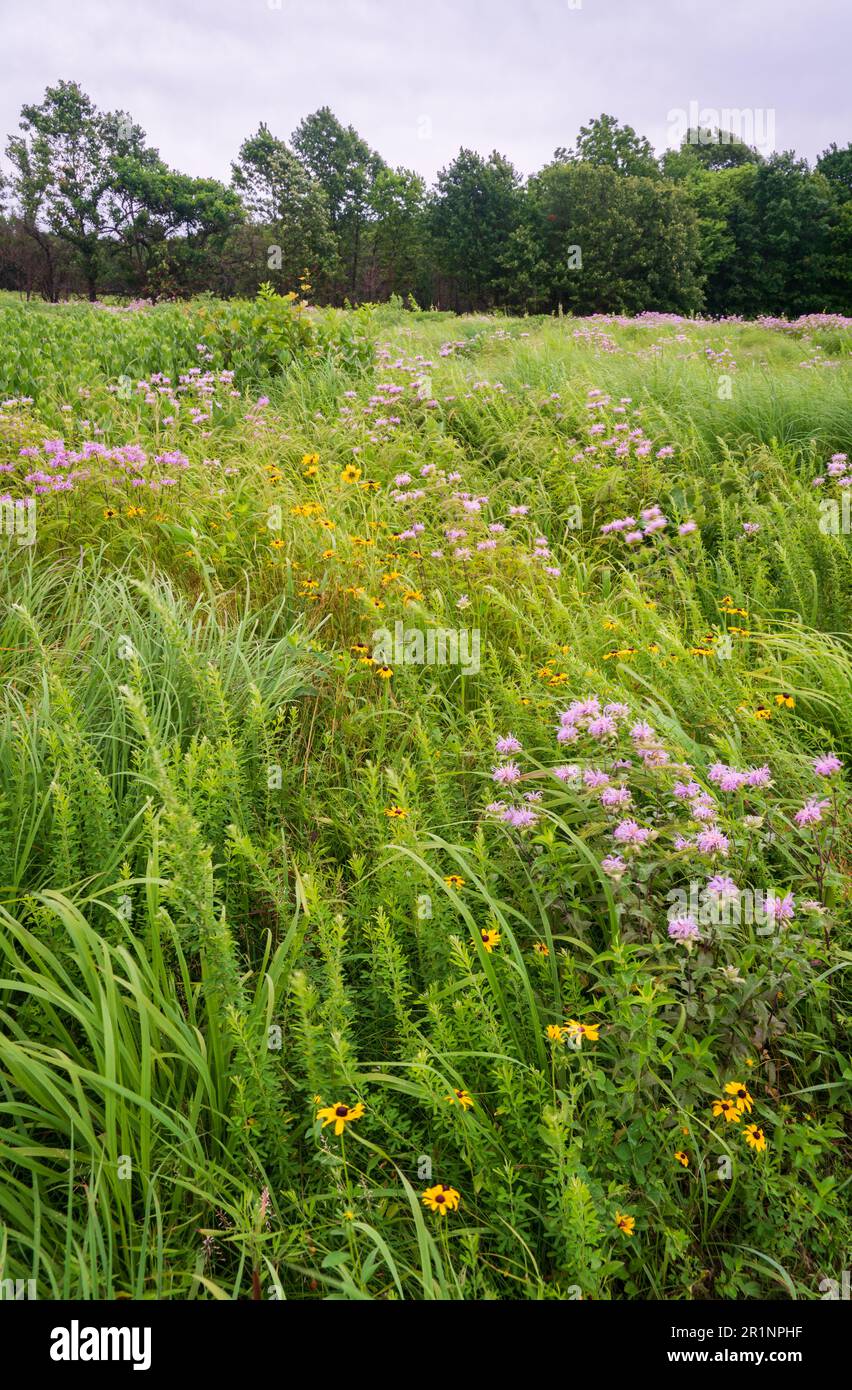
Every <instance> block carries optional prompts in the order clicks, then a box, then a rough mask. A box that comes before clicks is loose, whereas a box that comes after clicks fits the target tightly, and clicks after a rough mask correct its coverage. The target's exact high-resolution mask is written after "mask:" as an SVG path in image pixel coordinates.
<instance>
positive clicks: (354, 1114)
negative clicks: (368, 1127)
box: [317, 1100, 364, 1136]
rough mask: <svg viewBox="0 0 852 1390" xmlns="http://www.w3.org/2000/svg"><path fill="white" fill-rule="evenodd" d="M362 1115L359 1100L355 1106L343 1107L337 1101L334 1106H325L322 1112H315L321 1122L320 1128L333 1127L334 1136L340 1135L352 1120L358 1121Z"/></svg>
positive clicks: (362, 1110) (362, 1107) (361, 1105)
mask: <svg viewBox="0 0 852 1390" xmlns="http://www.w3.org/2000/svg"><path fill="white" fill-rule="evenodd" d="M363 1114H364V1106H363V1104H362V1102H361V1101H360V1100H359V1101H358V1104H357V1105H344V1104H343V1103H342V1102H341V1101H338V1102H337V1104H336V1105H327V1106H326V1107H325V1108H324V1109H323V1110H318V1111H317V1116H318V1118H319V1119H321V1120H322V1127H323V1129H325V1127H326V1125H334V1132H335V1134H336V1135H338V1136H339V1135H341V1134H342V1133H343V1131H344V1129H345V1128H346V1126H347V1125H348V1124H351V1123H352V1121H353V1120H360V1119H361V1117H362V1115H363Z"/></svg>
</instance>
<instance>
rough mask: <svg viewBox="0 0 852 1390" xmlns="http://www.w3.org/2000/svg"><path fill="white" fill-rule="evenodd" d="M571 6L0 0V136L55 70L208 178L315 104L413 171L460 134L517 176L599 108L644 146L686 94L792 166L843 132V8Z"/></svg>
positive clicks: (849, 19) (741, 2) (665, 131)
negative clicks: (262, 127)
mask: <svg viewBox="0 0 852 1390" xmlns="http://www.w3.org/2000/svg"><path fill="white" fill-rule="evenodd" d="M576 4H577V0H573V3H572V0H520V3H519V0H454V2H451V0H429V3H419V0H418V2H417V3H411V0H280V5H279V4H278V0H144V3H142V2H141V0H75V3H73V4H69V3H68V0H38V3H35V4H34V3H33V0H4V5H3V16H2V32H3V54H2V58H0V75H2V82H0V132H2V134H3V135H5V134H6V133H10V132H12V131H14V130H16V129H17V123H18V118H19V112H20V107H21V104H22V103H23V102H25V101H38V100H40V99H41V96H42V94H43V91H44V88H45V86H47V85H48V84H50V83H54V82H56V81H57V80H58V79H59V78H68V79H71V78H73V79H75V80H76V81H78V82H80V84H81V85H82V86H83V88H84V90H86V91H87V92H88V93H89V95H90V96H91V97H92V98H93V100H94V101H95V102H96V104H97V105H98V106H100V107H102V108H105V109H114V108H117V107H121V108H124V109H126V110H129V111H130V112H131V113H132V115H133V116H134V118H135V119H136V120H138V121H139V122H140V124H141V125H142V126H143V127H144V129H145V130H146V131H147V133H148V137H149V139H150V141H151V143H152V144H154V145H156V146H157V147H158V148H159V150H160V153H161V154H162V156H163V158H164V159H166V160H167V161H168V162H169V163H170V164H172V165H173V166H175V167H176V168H178V169H182V170H184V171H186V172H187V173H192V174H209V175H213V176H216V177H219V178H222V179H227V178H228V176H229V168H230V162H231V160H232V159H233V158H234V156H235V154H236V152H237V149H238V147H239V145H240V142H241V141H242V140H243V139H244V138H245V136H247V135H249V134H250V133H251V132H252V131H253V130H255V129H256V128H257V125H258V123H259V122H260V121H266V122H267V124H268V125H269V126H270V127H271V128H272V130H273V131H274V132H275V133H276V134H279V135H282V136H285V137H289V135H290V133H291V132H292V130H293V129H294V127H295V126H296V124H297V123H298V121H299V120H300V119H301V117H302V116H304V115H306V114H307V113H308V112H310V111H313V110H315V109H316V108H317V107H318V106H322V105H326V104H327V105H329V106H331V107H332V108H333V110H334V111H335V112H336V113H337V115H338V116H339V117H340V118H341V120H343V121H344V122H347V123H348V122H351V123H352V124H353V125H355V126H356V127H357V128H358V129H359V131H360V132H361V134H362V135H363V136H364V137H365V138H366V139H367V140H368V141H369V142H370V144H371V145H373V146H374V147H375V148H376V149H378V150H379V151H380V153H381V154H382V155H383V156H384V157H385V158H386V159H387V160H388V161H389V162H390V163H392V164H405V165H408V166H410V167H413V168H415V169H417V170H419V171H420V172H421V173H423V174H424V175H425V176H426V177H427V178H429V179H431V178H433V177H434V175H435V173H436V172H437V170H438V169H439V168H441V167H442V166H443V165H445V164H446V163H447V162H448V161H449V160H450V159H451V158H452V157H453V155H454V154H455V152H456V151H457V149H458V147H459V145H462V144H463V145H466V146H469V147H472V148H474V149H478V150H480V151H481V152H483V153H487V152H488V151H490V150H491V149H494V148H496V149H499V150H500V151H501V152H502V153H504V154H506V155H508V156H509V157H510V158H511V159H512V160H513V161H514V162H515V164H516V165H517V166H518V167H519V168H520V169H521V171H522V172H524V173H531V172H532V171H533V170H535V169H536V168H539V167H540V166H541V165H542V164H543V163H544V162H545V160H547V159H548V158H549V157H550V156H551V155H552V153H553V150H554V149H555V148H556V146H557V145H570V144H572V143H573V141H574V139H575V137H576V134H577V131H578V129H579V126H580V125H581V124H583V123H585V122H586V121H587V120H588V119H589V118H590V117H592V116H595V115H598V114H600V112H601V111H608V112H611V113H612V114H613V115H615V116H616V117H618V119H619V120H622V121H627V122H629V123H630V124H631V125H633V126H635V128H636V129H637V130H639V131H640V132H641V133H642V134H645V135H647V136H648V138H649V139H650V140H651V143H652V144H653V145H654V146H655V147H656V148H657V149H658V150H661V149H663V148H664V147H665V146H666V145H667V144H669V143H672V137H671V122H670V119H669V112H670V111H672V110H674V109H677V108H682V109H684V110H688V108H689V105H690V102H696V103H697V104H698V106H699V108H702V109H703V108H715V109H717V110H722V109H724V108H734V109H737V110H754V109H758V110H762V111H770V110H771V111H774V113H775V115H774V124H775V137H776V138H775V144H776V146H777V147H778V148H781V149H786V148H794V149H796V150H797V151H798V153H799V154H802V155H806V156H807V157H808V158H809V159H811V160H813V159H815V158H816V157H817V155H818V154H819V153H820V151H821V150H822V149H824V148H825V146H826V145H827V144H828V143H829V142H830V141H831V140H836V141H837V142H838V144H845V143H846V141H847V140H848V139H849V134H850V132H849V121H848V118H847V114H846V112H847V109H848V103H847V102H846V101H845V97H844V94H845V91H846V89H847V87H848V72H847V60H846V55H847V54H848V52H849V51H850V39H852V12H849V11H847V12H846V13H845V14H844V13H842V12H841V7H840V6H838V5H837V3H836V0H807V3H802V0H713V3H708V2H707V0H645V3H643V0H581V4H580V7H579V8H574V6H575V5H576ZM427 123H428V124H427ZM423 131H426V132H428V138H421V135H422V132H423Z"/></svg>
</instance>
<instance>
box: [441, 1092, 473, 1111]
mask: <svg viewBox="0 0 852 1390" xmlns="http://www.w3.org/2000/svg"><path fill="white" fill-rule="evenodd" d="M447 1100H448V1101H449V1102H450V1105H455V1103H456V1101H458V1103H459V1105H460V1106H461V1108H462V1110H471V1109H472V1108H473V1101H472V1100H471V1098H470V1096H469V1095H468V1093H467V1091H453V1093H452V1095H451V1096H447Z"/></svg>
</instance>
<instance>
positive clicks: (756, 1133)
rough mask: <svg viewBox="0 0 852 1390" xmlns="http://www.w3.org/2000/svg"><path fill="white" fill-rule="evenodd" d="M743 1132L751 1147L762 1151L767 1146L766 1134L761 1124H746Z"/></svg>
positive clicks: (759, 1151)
mask: <svg viewBox="0 0 852 1390" xmlns="http://www.w3.org/2000/svg"><path fill="white" fill-rule="evenodd" d="M743 1134H744V1135H745V1139H746V1143H747V1144H748V1146H749V1148H750V1149H756V1150H757V1152H758V1153H762V1152H763V1150H764V1149H765V1148H766V1135H765V1134H764V1132H763V1130H762V1129H761V1128H760V1126H759V1125H746V1127H745V1129H744V1130H743Z"/></svg>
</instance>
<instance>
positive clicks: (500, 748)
mask: <svg viewBox="0 0 852 1390" xmlns="http://www.w3.org/2000/svg"><path fill="white" fill-rule="evenodd" d="M495 746H496V751H497V752H498V753H501V754H502V753H520V752H521V745H520V743H519V741H518V740H517V739H516V738H515V735H514V734H506V736H505V738H498V740H497V743H496V745H495Z"/></svg>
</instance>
